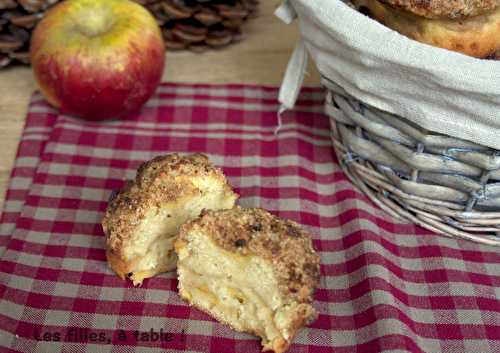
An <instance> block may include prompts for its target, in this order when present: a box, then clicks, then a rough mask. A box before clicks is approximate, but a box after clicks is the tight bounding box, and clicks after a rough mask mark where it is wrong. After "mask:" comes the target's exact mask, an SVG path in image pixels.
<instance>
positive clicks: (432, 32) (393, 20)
mask: <svg viewBox="0 0 500 353" xmlns="http://www.w3.org/2000/svg"><path fill="white" fill-rule="evenodd" d="M351 1H352V3H353V5H354V6H355V8H356V9H358V10H359V11H360V12H363V13H364V14H366V15H368V16H370V17H372V18H373V19H375V20H377V21H379V22H380V23H382V24H384V25H385V26H387V27H389V28H391V29H393V30H395V31H397V32H399V33H401V34H403V35H405V36H407V37H409V38H411V39H414V40H417V41H419V42H422V43H426V44H429V45H433V46H436V47H440V48H444V49H448V50H453V51H457V52H461V53H463V54H466V55H469V56H474V57H477V58H488V57H491V56H492V55H494V53H495V52H497V51H498V50H500V35H499V29H500V6H499V5H500V1H499V0H487V1H480V0H457V1H450V0H427V1H414V0H380V1H379V0H351Z"/></svg>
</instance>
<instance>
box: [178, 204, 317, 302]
mask: <svg viewBox="0 0 500 353" xmlns="http://www.w3.org/2000/svg"><path fill="white" fill-rule="evenodd" d="M195 229H200V230H203V233H205V234H207V235H208V236H209V237H210V238H211V239H212V241H214V243H215V244H217V245H218V246H220V247H222V248H223V249H225V250H228V251H231V252H234V253H238V254H239V255H243V256H245V255H256V256H259V257H261V258H264V259H265V260H267V261H268V262H269V263H270V264H271V266H272V268H273V272H274V274H275V276H276V278H277V280H278V284H279V289H280V292H281V293H282V295H283V297H284V298H285V299H286V301H290V302H292V301H296V302H298V303H311V302H312V295H313V293H314V290H315V289H316V287H317V286H318V284H319V264H320V258H319V256H318V254H317V253H316V252H315V250H314V248H313V245H312V239H311V236H310V235H309V234H307V233H306V232H304V230H303V229H302V228H301V227H300V226H299V225H298V224H297V223H295V222H293V221H289V220H283V219H280V218H278V217H275V216H273V215H272V214H270V213H269V212H267V211H265V210H263V209H257V208H252V209H245V208H241V207H238V206H236V207H234V208H232V209H230V210H222V211H204V212H202V214H201V216H200V217H199V218H198V219H196V220H194V221H191V222H188V223H186V224H184V225H183V226H182V227H181V230H180V233H179V238H178V240H177V243H176V249H179V248H180V247H182V246H183V244H185V243H186V239H187V237H188V233H189V232H191V231H192V230H195Z"/></svg>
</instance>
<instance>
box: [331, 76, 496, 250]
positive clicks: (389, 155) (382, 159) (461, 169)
mask: <svg viewBox="0 0 500 353" xmlns="http://www.w3.org/2000/svg"><path fill="white" fill-rule="evenodd" d="M323 85H324V86H325V87H326V88H327V89H328V95H327V100H326V103H325V111H326V114H327V115H328V116H329V117H330V122H331V128H332V140H333V144H334V148H335V150H336V152H337V156H338V159H339V161H340V165H341V166H342V169H343V171H344V172H345V174H346V175H347V176H348V177H349V179H350V180H351V181H352V182H353V183H354V184H355V185H356V186H357V187H358V188H360V189H361V190H362V191H363V192H364V193H365V194H366V195H368V197H369V198H370V199H371V200H372V201H373V202H374V203H376V204H377V205H378V206H379V207H380V208H382V209H384V210H385V211H387V212H388V213H389V214H391V215H392V216H394V217H396V218H403V219H406V220H408V221H411V222H414V223H416V224H418V225H420V226H422V227H424V228H427V229H430V230H432V231H434V232H437V233H440V234H443V235H446V236H455V237H459V238H464V239H469V240H474V241H477V242H480V243H484V244H489V245H500V151H498V150H494V149H491V148H488V147H483V146H480V145H478V144H474V143H471V142H468V141H465V140H460V139H457V138H453V137H449V136H445V135H439V134H434V133H431V132H429V131H426V130H424V129H422V128H420V127H418V126H416V125H414V124H412V123H411V122H409V121H407V120H405V119H403V118H401V117H398V116H395V115H392V114H388V113H385V112H382V111H380V110H377V109H374V108H371V107H368V106H366V105H364V104H363V103H361V102H359V101H358V100H357V99H356V98H354V97H352V96H349V95H348V94H347V93H346V92H345V91H344V90H343V89H342V88H341V87H340V86H338V85H336V84H335V83H334V82H332V81H330V80H328V79H326V78H324V79H323Z"/></svg>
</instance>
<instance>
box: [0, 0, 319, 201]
mask: <svg viewBox="0 0 500 353" xmlns="http://www.w3.org/2000/svg"><path fill="white" fill-rule="evenodd" d="M279 3H280V0H263V1H261V15H260V16H259V17H258V18H257V19H255V20H252V21H251V22H249V23H248V24H247V25H246V26H245V28H244V33H245V40H244V41H242V42H241V43H238V44H235V45H233V46H230V47H228V48H225V49H222V50H216V51H211V52H206V53H204V54H193V53H191V52H170V53H167V65H166V68H165V72H164V75H163V80H164V81H171V82H191V83H195V82H199V83H253V84H272V85H279V84H280V83H281V79H282V77H283V73H284V71H285V68H286V64H287V63H288V59H289V57H290V54H291V51H292V50H293V47H294V45H295V42H296V40H297V36H298V30H297V27H296V25H295V24H294V25H290V26H287V25H285V24H284V23H282V22H281V21H280V20H278V19H277V18H275V17H274V15H273V12H274V9H275V8H276V7H277V6H278V4H279ZM305 83H306V84H318V83H319V77H318V74H317V71H316V70H315V68H314V67H313V65H310V68H309V75H306V80H305ZM35 89H36V84H35V82H34V79H33V76H32V73H31V70H30V68H28V67H13V68H9V69H6V70H2V71H0V151H2V158H0V209H2V206H3V202H4V197H5V190H6V188H7V183H8V179H9V175H10V171H11V168H12V165H13V163H14V158H15V154H16V150H17V144H18V142H19V138H20V135H21V131H22V127H23V123H24V118H25V115H26V110H27V107H28V102H29V99H30V96H31V93H32V92H33V91H34V90H35Z"/></svg>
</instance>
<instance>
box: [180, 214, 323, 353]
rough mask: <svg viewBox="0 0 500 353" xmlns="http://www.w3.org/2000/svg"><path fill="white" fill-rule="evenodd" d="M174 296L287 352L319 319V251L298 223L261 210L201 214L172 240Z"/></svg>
mask: <svg viewBox="0 0 500 353" xmlns="http://www.w3.org/2000/svg"><path fill="white" fill-rule="evenodd" d="M175 251H176V252H177V254H178V256H179V262H178V265H177V272H178V279H179V293H180V295H181V297H182V298H183V299H184V300H186V301H187V302H188V303H190V304H191V305H194V306H195V307H197V308H199V309H201V310H203V311H205V312H207V313H209V314H210V315H212V316H214V317H215V318H216V319H217V320H219V321H221V322H223V323H226V324H228V325H229V326H231V327H232V328H233V329H235V330H237V331H241V332H249V333H253V334H255V335H257V336H260V337H261V339H262V345H263V346H264V350H274V351H275V352H277V353H281V352H284V351H285V350H286V349H287V348H288V346H289V345H290V344H291V342H292V340H293V338H294V336H295V334H296V333H297V331H298V330H299V329H300V328H301V327H303V326H305V325H307V324H308V323H310V322H311V321H313V320H314V319H315V318H316V315H317V314H316V310H315V309H314V308H313V306H312V305H311V303H312V294H313V292H314V290H315V288H316V287H317V286H318V282H319V262H320V259H319V256H318V255H317V254H316V252H315V251H314V249H313V246H312V241H311V237H310V236H309V235H308V234H307V233H305V232H304V231H303V230H302V229H301V228H300V227H299V225H297V224H296V223H294V222H292V221H287V220H282V219H279V218H277V217H275V216H273V215H271V214H270V213H269V212H267V211H264V210H262V209H244V208H240V207H235V208H233V209H230V210H221V211H206V212H203V213H202V215H201V216H200V218H198V219H196V220H194V221H191V222H188V223H186V224H185V225H183V226H182V227H181V231H180V234H179V238H178V239H177V241H176V243H175Z"/></svg>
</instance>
